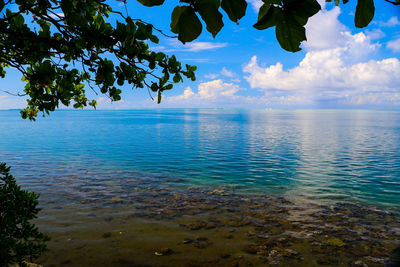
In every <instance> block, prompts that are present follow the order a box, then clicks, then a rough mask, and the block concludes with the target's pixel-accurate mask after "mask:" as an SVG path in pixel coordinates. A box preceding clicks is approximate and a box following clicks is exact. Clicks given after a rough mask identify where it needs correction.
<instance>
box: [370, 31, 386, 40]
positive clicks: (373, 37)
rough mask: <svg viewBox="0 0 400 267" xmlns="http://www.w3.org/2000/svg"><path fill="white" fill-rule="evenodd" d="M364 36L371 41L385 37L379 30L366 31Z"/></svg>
mask: <svg viewBox="0 0 400 267" xmlns="http://www.w3.org/2000/svg"><path fill="white" fill-rule="evenodd" d="M365 35H366V36H367V37H368V38H369V39H371V40H378V39H381V38H383V37H385V36H386V34H385V33H384V32H383V31H382V30H381V29H374V30H371V31H370V30H366V31H365Z"/></svg>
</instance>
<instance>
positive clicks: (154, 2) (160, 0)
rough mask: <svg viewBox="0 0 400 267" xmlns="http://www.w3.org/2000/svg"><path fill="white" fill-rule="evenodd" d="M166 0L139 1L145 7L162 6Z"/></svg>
mask: <svg viewBox="0 0 400 267" xmlns="http://www.w3.org/2000/svg"><path fill="white" fill-rule="evenodd" d="M164 1H165V0H138V2H139V3H141V4H142V5H144V6H160V5H162V4H163V3H164Z"/></svg>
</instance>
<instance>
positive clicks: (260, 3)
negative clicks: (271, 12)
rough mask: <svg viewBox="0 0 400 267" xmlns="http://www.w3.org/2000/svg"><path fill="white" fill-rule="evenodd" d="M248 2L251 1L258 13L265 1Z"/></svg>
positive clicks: (253, 0) (254, 0)
mask: <svg viewBox="0 0 400 267" xmlns="http://www.w3.org/2000/svg"><path fill="white" fill-rule="evenodd" d="M247 2H249V3H250V5H251V6H252V7H253V10H254V11H255V12H256V13H258V10H259V9H260V7H261V6H262V5H263V2H262V1H261V0H247Z"/></svg>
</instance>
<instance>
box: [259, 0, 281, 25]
mask: <svg viewBox="0 0 400 267" xmlns="http://www.w3.org/2000/svg"><path fill="white" fill-rule="evenodd" d="M282 15H283V14H282V10H281V9H280V8H279V7H276V6H272V5H269V6H268V5H267V4H264V5H262V6H261V8H260V11H259V14H258V21H257V23H256V24H254V25H253V27H254V28H256V29H257V30H265V29H267V28H270V27H273V26H275V25H276V24H277V23H278V22H279V21H280V20H282Z"/></svg>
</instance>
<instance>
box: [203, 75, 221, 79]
mask: <svg viewBox="0 0 400 267" xmlns="http://www.w3.org/2000/svg"><path fill="white" fill-rule="evenodd" d="M218 76H219V73H209V74H206V75H204V78H206V79H210V80H214V79H216V78H217V77H218Z"/></svg>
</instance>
